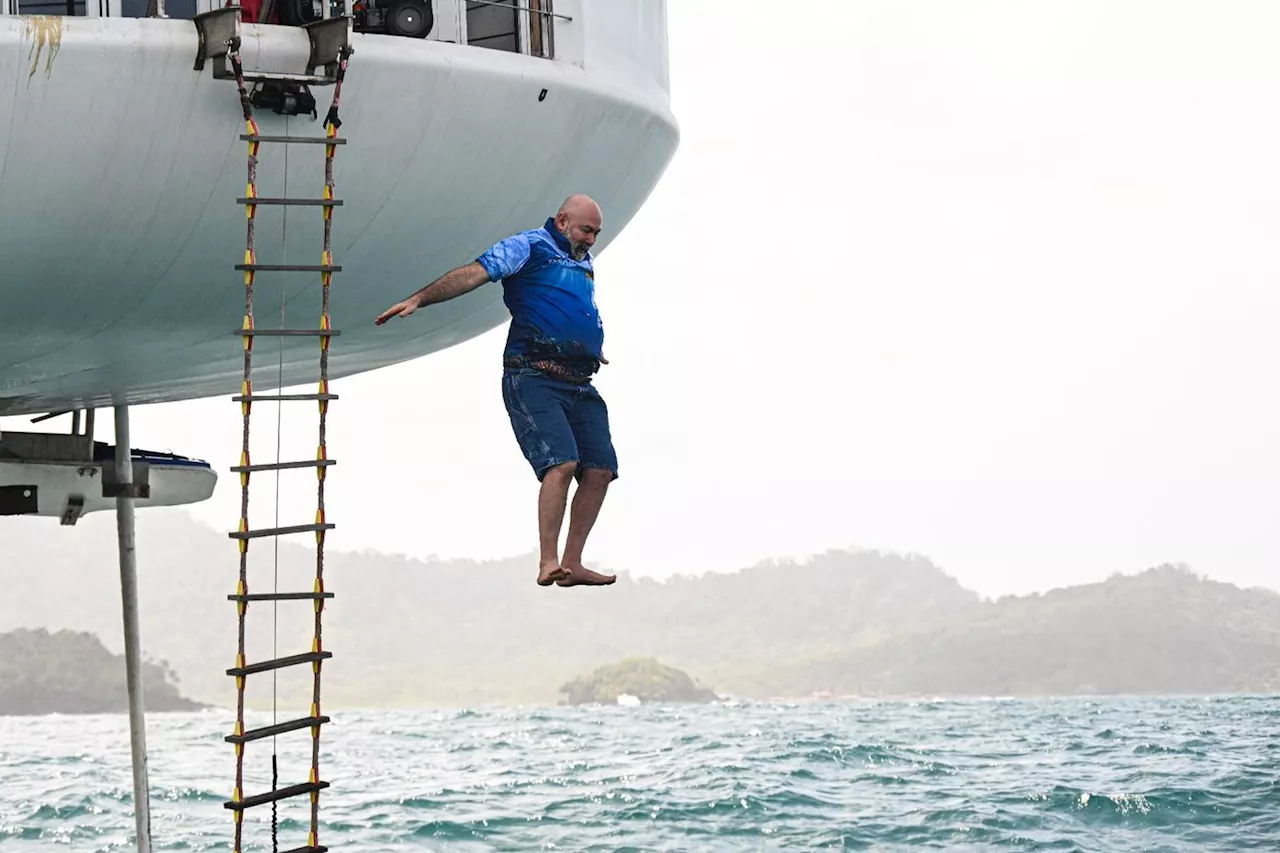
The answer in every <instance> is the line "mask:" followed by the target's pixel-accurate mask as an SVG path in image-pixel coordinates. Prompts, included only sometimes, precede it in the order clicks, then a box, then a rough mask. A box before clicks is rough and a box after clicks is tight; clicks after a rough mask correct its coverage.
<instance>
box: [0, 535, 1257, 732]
mask: <svg viewBox="0 0 1280 853" xmlns="http://www.w3.org/2000/svg"><path fill="white" fill-rule="evenodd" d="M3 523H4V525H5V536H4V537H3V539H2V540H0V583H3V584H4V588H6V589H8V590H11V591H12V592H11V594H10V595H9V596H6V597H4V598H0V631H4V630H12V629H15V628H48V629H50V630H58V629H64V628H65V629H72V630H75V631H87V632H89V633H92V634H94V635H96V636H97V637H99V638H101V640H102V643H103V645H104V646H105V647H106V648H107V649H109V650H111V651H115V652H119V651H121V645H122V644H121V642H120V592H119V576H118V572H117V569H116V564H115V529H114V520H113V518H112V517H111V516H110V514H106V513H103V514H98V515H95V516H90V517H88V518H85V519H83V520H82V521H81V522H80V523H79V524H78V525H77V526H76V528H74V529H71V530H67V529H59V528H57V526H56V522H54V521H52V520H48V519H12V520H10V519H6V520H5V521H4V522H3ZM138 524H139V530H138V543H139V546H138V562H139V586H140V599H141V600H140V614H141V620H142V639H143V646H144V650H145V651H146V653H148V654H150V655H151V656H152V657H154V658H159V659H163V660H167V661H168V662H169V663H170V665H171V666H172V668H173V670H175V671H176V672H178V673H180V674H181V677H182V684H183V691H184V692H185V693H186V694H187V695H188V696H190V697H192V698H194V699H198V700H200V701H203V702H210V703H216V704H220V705H223V706H229V705H231V704H232V703H233V701H234V695H235V694H234V685H233V682H232V679H230V678H229V677H227V676H226V675H225V670H226V669H227V668H228V667H230V666H232V665H233V664H234V658H235V651H236V614H235V607H234V605H233V604H232V603H231V602H229V601H227V598H226V596H227V594H228V593H231V592H233V591H234V587H235V581H236V576H237V556H236V546H235V543H234V542H232V541H231V540H229V539H228V538H227V536H226V533H225V531H219V530H213V529H211V528H209V527H206V526H204V525H201V524H198V523H196V522H194V521H193V520H192V519H191V518H190V517H189V516H188V515H187V514H186V513H185V512H182V511H180V510H148V511H146V512H142V513H139V515H138ZM268 549H269V546H259V547H258V549H257V550H256V551H252V552H251V553H252V554H254V559H253V560H252V561H251V565H252V566H254V569H253V574H252V575H251V578H250V586H251V591H266V590H268V589H270V584H271V561H270V557H269V554H270V551H269V550H268ZM30 566H39V567H40V568H39V571H31V570H30V569H29V568H28V567H30ZM314 566H315V555H314V550H313V548H312V547H309V546H308V544H307V542H306V540H305V538H302V539H298V540H296V541H286V540H282V541H281V544H280V588H281V589H282V590H309V589H310V588H311V578H312V576H313V573H314ZM534 566H535V562H534V558H533V555H532V554H529V555H525V556H522V557H517V558H511V559H506V560H496V561H489V562H480V561H470V560H448V561H444V560H411V559H406V558H404V557H397V556H388V555H381V554H369V553H351V552H339V551H332V550H330V551H329V552H328V555H327V557H326V578H327V588H328V589H329V590H330V591H332V592H333V593H334V594H335V596H336V598H335V599H333V600H332V601H331V602H329V603H328V604H326V607H325V616H324V619H325V627H324V647H325V648H326V649H327V650H330V651H332V652H333V653H334V658H333V659H332V660H330V661H327V662H326V663H325V664H324V683H325V688H324V691H325V693H324V695H325V707H326V709H336V708H340V707H343V706H346V707H350V706H365V707H375V706H379V707H387V706H406V705H451V706H459V705H472V704H486V703H542V704H555V703H556V702H557V701H558V700H559V696H560V694H559V691H558V688H559V687H560V686H561V685H564V684H565V683H566V682H569V681H571V680H572V679H574V678H575V677H577V676H579V675H581V674H582V673H585V672H591V671H592V670H593V669H595V668H596V667H600V666H604V665H606V664H609V663H612V662H616V661H619V660H622V659H626V658H654V659H657V660H661V661H662V662H663V663H664V664H666V665H669V666H672V667H675V668H677V669H681V670H686V671H689V672H695V673H697V674H698V677H699V678H700V679H702V680H703V681H704V682H705V683H706V684H707V685H708V686H709V687H711V688H712V689H713V690H715V691H716V692H717V693H719V694H721V695H732V696H742V697H751V696H756V697H766V696H775V695H791V696H803V695H808V694H810V693H813V692H814V691H825V690H829V691H834V692H839V693H867V694H874V695H888V694H920V695H956V694H970V695H971V694H981V695H988V694H1028V693H1046V692H1050V693H1079V692H1098V691H1104V692H1121V693H1123V692H1150V691H1157V692H1169V693H1179V692H1193V693H1198V692H1205V691H1209V690H1225V691H1243V692H1250V691H1267V690H1273V689H1276V687H1277V685H1278V684H1280V680H1278V679H1277V673H1276V668H1275V665H1274V663H1273V662H1275V661H1280V639H1278V636H1277V626H1280V595H1277V594H1276V593H1273V592H1269V591H1263V590H1244V589H1239V588H1237V587H1234V586H1231V585H1228V584H1221V583H1214V582H1211V581H1206V580H1203V579H1201V578H1199V577H1196V576H1195V575H1193V574H1191V573H1190V572H1188V571H1185V570H1181V569H1174V568H1169V567H1162V568H1159V569H1154V570H1151V571H1149V572H1146V573H1143V574H1141V575H1136V576H1124V577H1113V578H1111V579H1109V580H1107V581H1106V582H1105V583H1099V584H1090V585H1085V586H1079V587H1072V588H1067V589H1061V590H1054V591H1053V592H1050V593H1047V594H1044V595H1032V596H1022V597H1008V598H1004V599H1001V600H999V601H994V602H984V601H982V600H980V599H979V597H978V596H977V595H976V594H974V593H973V592H971V591H968V590H965V589H963V588H962V587H961V586H960V585H959V584H958V583H957V582H956V581H955V579H954V578H951V577H949V576H948V575H946V574H945V573H944V572H943V571H942V570H941V569H940V568H938V567H937V566H935V565H934V564H932V563H931V562H930V561H929V560H927V559H925V558H923V557H902V556H895V555H890V554H882V553H876V552H870V551H858V552H848V551H832V552H829V553H826V554H822V555H819V556H817V557H815V558H813V559H811V560H808V561H805V562H801V563H795V562H777V563H768V564H761V565H758V566H755V567H752V568H748V569H744V570H742V571H739V572H735V573H728V574H705V575H701V576H676V577H673V578H672V579H670V580H668V581H665V582H656V581H652V580H648V579H640V580H636V579H633V578H631V577H630V576H628V575H626V574H622V575H620V577H619V580H618V583H617V584H616V585H614V586H613V587H610V588H609V589H606V590H559V589H552V590H547V589H542V588H539V587H537V586H536V585H535V584H534V583H533V582H532V577H533V572H534V570H535V569H534ZM602 568H605V569H606V570H607V568H608V567H602ZM276 617H278V647H277V649H278V653H279V654H281V655H284V654H290V653H293V652H301V651H306V650H309V649H310V646H311V630H312V626H311V623H312V619H313V613H312V610H311V605H310V603H309V602H301V603H299V602H284V603H281V604H280V605H279V606H278V609H277V610H275V611H274V615H273V609H272V606H271V605H269V604H254V605H251V606H250V610H249V618H248V640H247V642H248V655H247V656H248V658H249V660H250V661H253V660H261V659H264V658H269V657H272V656H273V633H272V632H273V627H272V625H273V618H276ZM310 680H311V672H310V668H309V667H298V668H295V669H293V670H283V671H281V672H280V675H279V691H280V701H281V703H282V705H284V704H289V703H293V704H295V705H297V706H298V707H303V708H305V707H306V704H307V702H308V701H309V692H310ZM270 681H271V680H270V678H269V677H261V678H258V679H256V680H255V679H254V678H252V677H251V678H250V679H249V690H248V702H249V704H250V706H251V707H259V708H261V707H265V706H268V705H269V703H270V701H271V696H270V693H269V690H270Z"/></svg>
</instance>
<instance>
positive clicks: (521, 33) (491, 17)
mask: <svg viewBox="0 0 1280 853" xmlns="http://www.w3.org/2000/svg"><path fill="white" fill-rule="evenodd" d="M141 2H142V0H139V4H140V3H141ZM377 2H379V4H380V5H381V4H383V3H387V2H389V0H377ZM428 2H431V0H428ZM552 3H553V0H452V2H441V0H435V2H434V3H433V6H434V7H435V9H436V10H439V9H440V7H441V6H444V7H446V8H447V7H452V8H451V9H450V11H451V12H453V16H452V17H453V20H452V21H451V22H449V23H450V24H451V28H450V29H449V31H447V32H444V33H443V34H442V33H441V32H440V24H441V23H444V22H443V21H442V20H441V18H443V17H444V16H438V17H437V21H436V24H437V26H436V29H435V30H433V32H432V33H431V34H428V36H427V39H428V40H436V41H449V42H455V43H457V44H469V45H473V46H476V47H487V48H494V49H498V50H508V51H511V47H512V46H513V47H514V48H515V50H514V51H512V52H515V53H522V54H525V55H528V56H537V57H540V58H543V59H554V58H555V25H554V24H555V21H557V20H560V21H571V20H573V19H572V18H571V17H569V16H568V15H562V14H559V13H557V12H555V11H554V10H553V9H552ZM351 4H352V0H342V8H343V11H344V14H345V15H347V16H348V17H349V16H350V15H351V14H352V12H351ZM165 5H166V4H165V0H147V6H146V12H145V14H142V15H130V16H128V17H147V18H169V17H172V15H171V14H170V13H169V12H168V11H167V10H166V8H165ZM182 5H183V6H184V7H186V8H187V9H190V8H192V7H191V6H188V5H187V4H186V3H183V4H182ZM224 5H227V4H226V2H225V0H194V9H195V14H200V13H202V12H211V11H213V10H214V9H218V8H222V7H223V6H224ZM320 5H321V15H322V16H323V17H324V18H328V17H329V16H330V14H331V8H332V4H331V3H329V2H326V0H321V3H320ZM122 7H123V3H122V0H0V15H55V16H72V17H87V18H122V17H126V16H125V15H124V14H123V11H122ZM488 9H493V10H494V11H493V12H489V13H488V14H487V15H486V13H485V10H488ZM501 9H509V10H510V11H511V14H512V17H511V19H510V20H509V21H508V20H504V19H505V16H503V15H501V13H500V12H498V11H497V10H501ZM184 11H185V9H184ZM472 13H475V14H476V18H475V22H476V24H477V25H478V26H477V32H476V33H474V34H469V33H468V23H469V22H470V21H471V20H472ZM495 13H496V14H495ZM180 17H183V18H185V17H187V16H186V15H185V14H183V15H181V16H180ZM495 24H496V26H497V27H498V29H497V30H496V31H492V28H493V27H494V26H495ZM484 25H487V26H488V28H486V27H485V26H484ZM433 35H434V36H436V38H434V39H432V36H433ZM495 45H502V46H497V47H495ZM507 45H510V46H507Z"/></svg>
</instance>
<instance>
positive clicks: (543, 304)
mask: <svg viewBox="0 0 1280 853" xmlns="http://www.w3.org/2000/svg"><path fill="white" fill-rule="evenodd" d="M571 248H572V247H571V246H570V244H569V240H568V239H567V238H566V237H565V236H564V235H563V234H561V233H560V232H559V231H558V230H556V226H555V221H554V220H553V219H548V220H547V222H546V224H545V225H543V226H542V227H541V228H536V229H533V230H531V231H522V232H521V233H519V234H515V235H512V236H511V237H508V238H506V239H505V240H502V241H500V242H498V243H496V244H495V245H494V246H492V247H491V248H490V249H489V250H488V251H486V252H485V253H484V254H482V255H481V256H480V257H478V258H476V261H477V262H478V263H479V264H480V266H482V267H484V269H485V271H486V272H487V273H489V279H490V280H491V281H497V280H498V279H502V301H503V302H504V303H506V306H507V310H509V311H510V312H511V328H510V329H509V330H508V332H507V343H506V350H505V352H504V353H503V355H504V357H505V358H506V359H507V360H511V361H518V362H523V361H526V360H529V359H534V360H537V359H547V360H550V361H555V362H560V363H561V364H565V365H566V366H570V367H574V368H577V369H580V370H583V371H585V372H586V373H588V374H590V373H594V372H595V371H596V370H597V369H599V362H600V359H601V358H603V348H604V323H603V322H602V321H601V319H600V312H599V310H598V309H597V307H596V290H595V271H594V270H593V269H592V266H591V253H590V252H588V253H587V255H586V257H584V258H583V259H582V260H580V261H578V260H574V258H573V255H572V254H570V249H571Z"/></svg>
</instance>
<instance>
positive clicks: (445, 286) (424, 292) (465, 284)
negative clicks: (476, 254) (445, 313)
mask: <svg viewBox="0 0 1280 853" xmlns="http://www.w3.org/2000/svg"><path fill="white" fill-rule="evenodd" d="M488 281H491V279H490V277H489V271H488V270H486V269H485V268H484V267H483V266H481V265H480V264H479V263H478V262H477V261H472V262H471V263H469V264H467V265H466V266H461V267H458V268H457V269H452V270H449V271H448V272H447V273H445V274H444V275H442V276H440V277H439V278H438V279H436V280H435V281H433V282H431V283H430V284H428V285H427V286H426V287H424V288H422V289H421V290H419V291H418V292H417V293H415V294H413V295H412V296H410V297H409V298H408V299H404V300H402V301H400V302H397V303H396V304H395V305H392V306H391V307H390V308H388V309H387V310H386V311H383V312H382V313H381V314H379V315H378V319H376V320H374V321H373V322H374V325H377V326H381V325H382V324H383V323H385V322H387V321H388V320H390V319H391V318H392V317H408V316H409V315H410V314H412V313H413V312H414V311H417V310H418V309H419V308H421V307H422V306H423V305H431V304H433V303H436V302H444V301H446V300H449V299H453V298H454V297H455V296H461V295H462V294H464V293H468V292H470V291H472V290H475V289H476V288H477V287H479V286H480V285H482V284H485V283H486V282H488Z"/></svg>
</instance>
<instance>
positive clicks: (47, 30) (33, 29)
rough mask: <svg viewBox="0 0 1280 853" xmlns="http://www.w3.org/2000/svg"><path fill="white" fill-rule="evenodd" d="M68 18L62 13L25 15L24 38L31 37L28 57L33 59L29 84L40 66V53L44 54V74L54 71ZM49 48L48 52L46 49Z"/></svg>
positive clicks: (23, 22) (23, 24)
mask: <svg viewBox="0 0 1280 853" xmlns="http://www.w3.org/2000/svg"><path fill="white" fill-rule="evenodd" d="M65 20H66V18H64V17H62V16H61V15H29V16H28V15H24V16H23V21H22V37H23V39H26V38H28V37H29V38H30V39H31V49H30V50H29V51H27V59H30V60H31V71H30V73H28V74H27V84H28V85H30V84H31V78H32V77H34V76H35V74H36V69H37V68H38V67H39V66H40V55H41V54H44V57H45V60H44V76H45V77H48V76H49V75H50V74H52V73H53V58H54V57H55V56H57V55H58V50H59V48H61V47H62V25H63V21H65ZM46 48H48V52H47V53H46V51H45V49H46Z"/></svg>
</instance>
